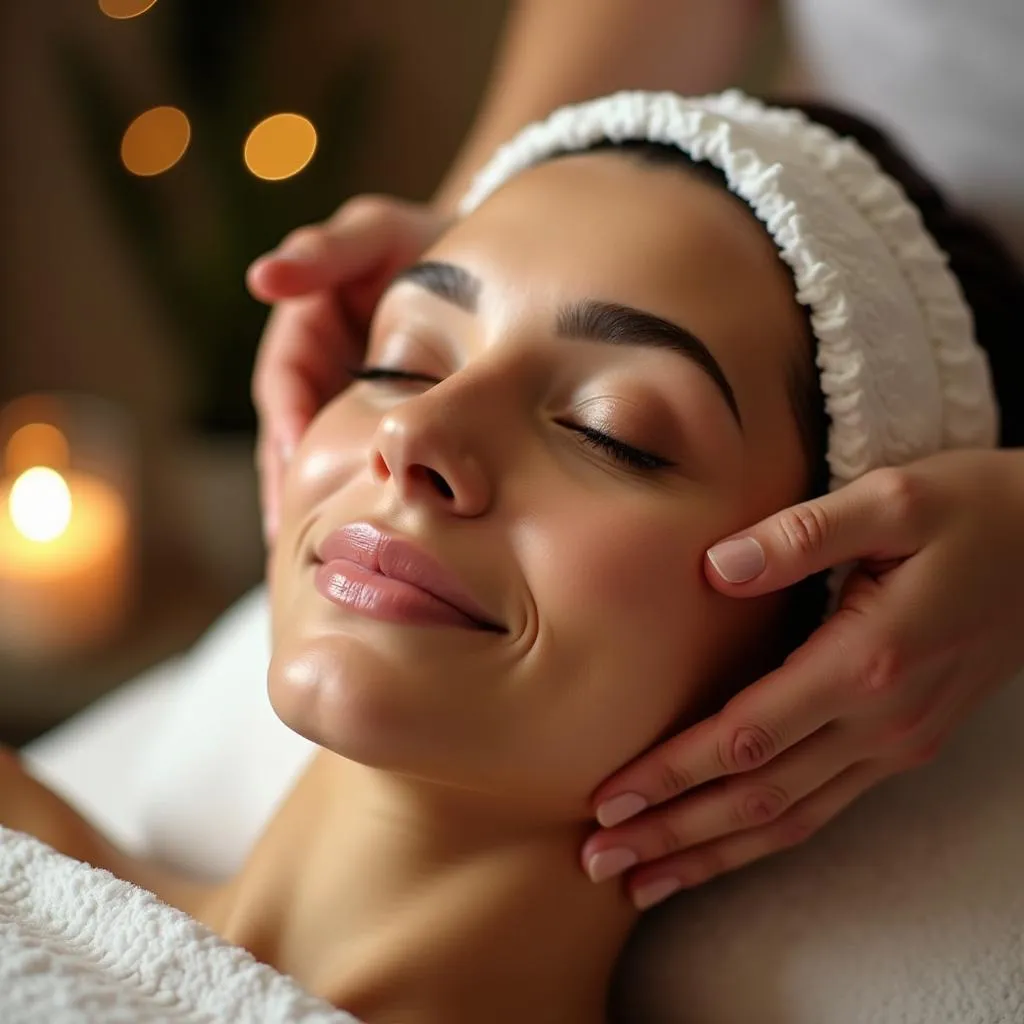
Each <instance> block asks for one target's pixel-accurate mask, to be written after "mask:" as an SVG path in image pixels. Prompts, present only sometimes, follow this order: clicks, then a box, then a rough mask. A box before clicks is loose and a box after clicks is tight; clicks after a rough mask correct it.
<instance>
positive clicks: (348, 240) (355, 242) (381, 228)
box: [246, 201, 396, 302]
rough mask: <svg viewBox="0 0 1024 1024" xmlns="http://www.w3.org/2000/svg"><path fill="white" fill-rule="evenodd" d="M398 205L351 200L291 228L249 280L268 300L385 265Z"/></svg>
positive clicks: (335, 282) (252, 268)
mask: <svg viewBox="0 0 1024 1024" xmlns="http://www.w3.org/2000/svg"><path fill="white" fill-rule="evenodd" d="M395 223H396V210H395V207H394V205H393V204H385V203H373V202H366V201H363V202H350V203H346V204H345V205H344V206H342V208H341V209H340V210H339V211H338V213H337V214H336V215H335V216H334V217H332V218H331V220H330V221H328V222H327V223H326V224H324V225H309V226H307V227H302V228H298V229H297V230H295V231H293V232H291V234H289V235H288V236H287V237H286V238H285V239H284V241H283V242H282V243H281V244H280V245H279V246H278V247H277V248H276V249H274V250H272V251H271V252H269V253H265V254H264V255H262V256H260V257H258V258H257V259H256V260H255V261H254V262H253V263H252V264H251V266H250V267H249V270H248V272H247V274H246V283H247V284H248V286H249V290H250V292H252V294H253V295H254V296H255V297H256V298H257V299H261V300H262V301H264V302H277V301H280V300H281V299H286V298H294V297H296V296H299V295H305V294H307V293H309V292H313V291H321V290H323V289H325V288H333V287H337V286H338V285H341V284H344V283H346V282H349V281H352V280H354V279H355V278H358V277H362V276H364V275H365V274H367V273H369V272H370V271H372V270H373V268H374V267H376V266H378V265H379V264H380V263H382V262H383V261H384V260H385V259H386V258H387V256H388V255H389V253H390V252H391V249H392V247H393V245H394V235H395V232H394V230H393V229H394V226H395Z"/></svg>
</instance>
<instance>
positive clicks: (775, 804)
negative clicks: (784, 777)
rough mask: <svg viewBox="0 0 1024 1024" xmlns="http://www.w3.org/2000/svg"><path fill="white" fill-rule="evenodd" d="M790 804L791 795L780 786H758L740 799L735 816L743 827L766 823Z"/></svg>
mask: <svg viewBox="0 0 1024 1024" xmlns="http://www.w3.org/2000/svg"><path fill="white" fill-rule="evenodd" d="M789 804H790V800H789V796H788V795H787V793H786V791H785V790H784V789H782V788H781V787H780V786H769V785H763V786H758V787H757V788H756V789H753V790H749V791H748V792H747V793H746V794H745V795H744V796H743V797H742V798H741V799H740V800H739V802H738V803H737V804H736V809H735V813H734V817H735V820H736V823H737V824H738V825H739V826H740V827H741V828H750V827H751V826H754V825H764V824H766V823H767V822H769V821H774V820H775V819H776V818H777V817H778V816H779V815H780V814H782V812H783V811H784V810H785V809H786V808H787V807H788V806H789Z"/></svg>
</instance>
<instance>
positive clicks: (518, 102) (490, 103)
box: [435, 0, 764, 210]
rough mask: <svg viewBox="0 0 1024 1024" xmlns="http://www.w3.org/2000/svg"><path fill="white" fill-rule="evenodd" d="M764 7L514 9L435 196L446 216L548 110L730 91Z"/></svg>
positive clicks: (563, 3) (740, 3) (535, 2)
mask: <svg viewBox="0 0 1024 1024" xmlns="http://www.w3.org/2000/svg"><path fill="white" fill-rule="evenodd" d="M763 7H764V0H520V2H519V3H517V4H516V5H515V6H514V9H513V12H512V14H511V15H510V20H509V24H508V26H507V28H506V30H505V35H504V40H503V43H502V45H501V47H500V50H499V53H498V57H497V61H496V64H495V69H494V71H493V73H492V76H491V80H490V83H489V85H488V88H487V91H486V93H485V96H484V100H483V103H482V105H481V107H480V111H479V113H478V115H477V119H476V122H475V124H474V126H473V128H472V129H471V130H470V133H469V135H468V136H467V139H466V141H465V143H464V145H463V147H462V149H461V151H460V153H459V155H458V156H457V157H456V159H455V162H454V164H453V165H452V168H451V170H450V171H449V173H448V175H447V177H446V178H445V180H444V182H443V184H442V185H441V187H440V189H439V190H438V192H437V195H436V197H435V203H436V204H437V205H439V206H440V207H442V208H443V209H445V210H452V209H454V207H455V204H456V203H457V202H458V199H459V197H460V196H461V195H462V193H463V192H464V191H465V189H466V187H467V186H468V184H469V182H470V180H471V179H472V176H473V174H475V173H476V171H478V170H479V169H480V167H481V166H482V165H483V164H484V162H485V161H486V160H487V159H488V158H489V157H490V155H491V153H492V152H493V151H494V149H495V148H496V147H497V146H498V145H500V144H501V143H502V142H504V141H505V140H506V139H508V138H509V137H510V136H511V135H513V134H514V133H515V132H516V131H517V130H518V129H520V128H522V127H523V126H524V125H526V124H528V123H530V122H531V121H534V120H536V119H537V118H539V117H543V116H544V115H545V114H547V113H550V111H551V110H553V109H554V108H555V107H558V106H560V105H562V104H564V103H572V102H576V101H579V100H584V99H587V98H589V97H593V96H600V95H604V94H606V93H609V92H614V91H616V90H618V89H656V90H657V89H669V90H672V91H674V92H680V93H703V92H711V91H714V90H716V89H721V88H724V87H726V86H728V85H731V84H734V83H735V81H736V79H737V76H738V75H739V74H740V73H741V71H742V70H743V64H744V59H745V58H746V56H747V54H748V52H749V50H750V47H751V44H752V42H753V40H754V38H755V36H756V30H757V26H758V23H759V20H760V17H759V16H760V14H761V12H762V10H763Z"/></svg>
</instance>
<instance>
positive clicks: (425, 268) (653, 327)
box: [392, 260, 743, 432]
mask: <svg viewBox="0 0 1024 1024" xmlns="http://www.w3.org/2000/svg"><path fill="white" fill-rule="evenodd" d="M400 281H405V282H408V283H410V284H415V285H418V286H419V287H421V288H424V289H426V290H427V291H429V292H432V293H433V294H434V295H436V296H438V297H439V298H441V299H444V300H445V301H447V302H450V303H452V304H453V305H455V306H458V307H459V308H460V309H463V310H465V311H466V312H467V313H475V312H476V311H477V306H478V304H479V299H480V291H481V288H482V282H481V281H480V279H479V278H478V277H477V276H476V275H475V274H471V273H470V272H469V271H468V270H466V269H465V268H463V267H459V266H456V265H455V264H454V263H443V262H440V261H436V260H428V261H425V262H422V263H415V264H413V265H412V266H411V267H407V268H406V269H405V270H402V271H401V272H400V273H399V274H397V275H396V277H395V278H394V280H393V281H392V285H394V284H398V283H399V282H400ZM556 332H557V334H558V336H559V337H561V338H571V339H574V340H579V341H599V342H604V343H605V344H608V345H636V346H640V347H646V348H664V349H669V350H671V351H673V352H677V353H679V355H681V356H683V357H684V358H686V359H688V360H690V362H692V363H695V364H696V365H697V366H698V367H699V368H700V369H701V370H703V371H704V373H705V374H706V375H707V376H708V377H709V378H710V379H711V381H712V383H713V384H715V386H716V387H717V388H718V390H719V392H720V393H721V396H722V398H723V399H724V401H725V404H726V405H727V406H728V407H729V411H730V412H731V413H732V416H733V419H734V420H735V421H736V425H737V426H738V427H739V428H740V431H741V432H742V431H743V419H742V417H741V415H740V409H739V403H738V402H737V401H736V394H735V392H734V391H733V389H732V385H731V384H730V383H729V378H728V377H726V375H725V371H724V370H723V369H722V367H721V364H720V363H719V362H718V360H717V359H715V357H714V356H713V355H712V354H711V350H710V349H709V348H708V347H707V345H705V344H704V342H703V341H701V340H700V338H698V337H697V335H695V334H694V333H693V332H692V331H688V330H687V329H686V328H685V327H680V326H679V325H678V324H674V323H672V321H671V320H665V319H664V318H663V317H660V316H655V315H654V314H653V313H646V312H644V310H642V309H635V308H634V307H632V306H624V305H621V304H619V303H615V302H600V301H598V300H596V299H584V300H582V301H580V302H576V303H573V304H572V305H571V306H568V307H566V308H565V309H562V310H560V311H559V313H558V318H557V321H556Z"/></svg>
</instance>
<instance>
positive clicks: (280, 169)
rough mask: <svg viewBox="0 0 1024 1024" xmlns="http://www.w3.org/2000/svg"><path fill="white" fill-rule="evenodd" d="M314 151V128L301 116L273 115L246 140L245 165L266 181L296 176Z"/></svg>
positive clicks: (310, 158) (260, 124) (262, 122)
mask: <svg viewBox="0 0 1024 1024" xmlns="http://www.w3.org/2000/svg"><path fill="white" fill-rule="evenodd" d="M315 152H316V128H314V127H313V122H312V121H310V120H309V119H308V118H306V117H303V116H302V115H301V114H273V115H271V116H270V117H268V118H265V119H264V120H262V121H260V123H259V124H258V125H256V127H255V128H253V130H252V131H251V132H250V133H249V137H248V138H247V139H246V140H245V150H244V156H245V166H246V167H248V168H249V170H250V171H252V173H253V174H255V175H256V177H257V178H263V179H264V180H265V181H281V180H282V179H284V178H290V177H291V176H292V175H293V174H298V173H299V171H301V170H302V168H303V167H305V166H306V164H308V163H309V161H310V160H312V159H313V154H314V153H315Z"/></svg>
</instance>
